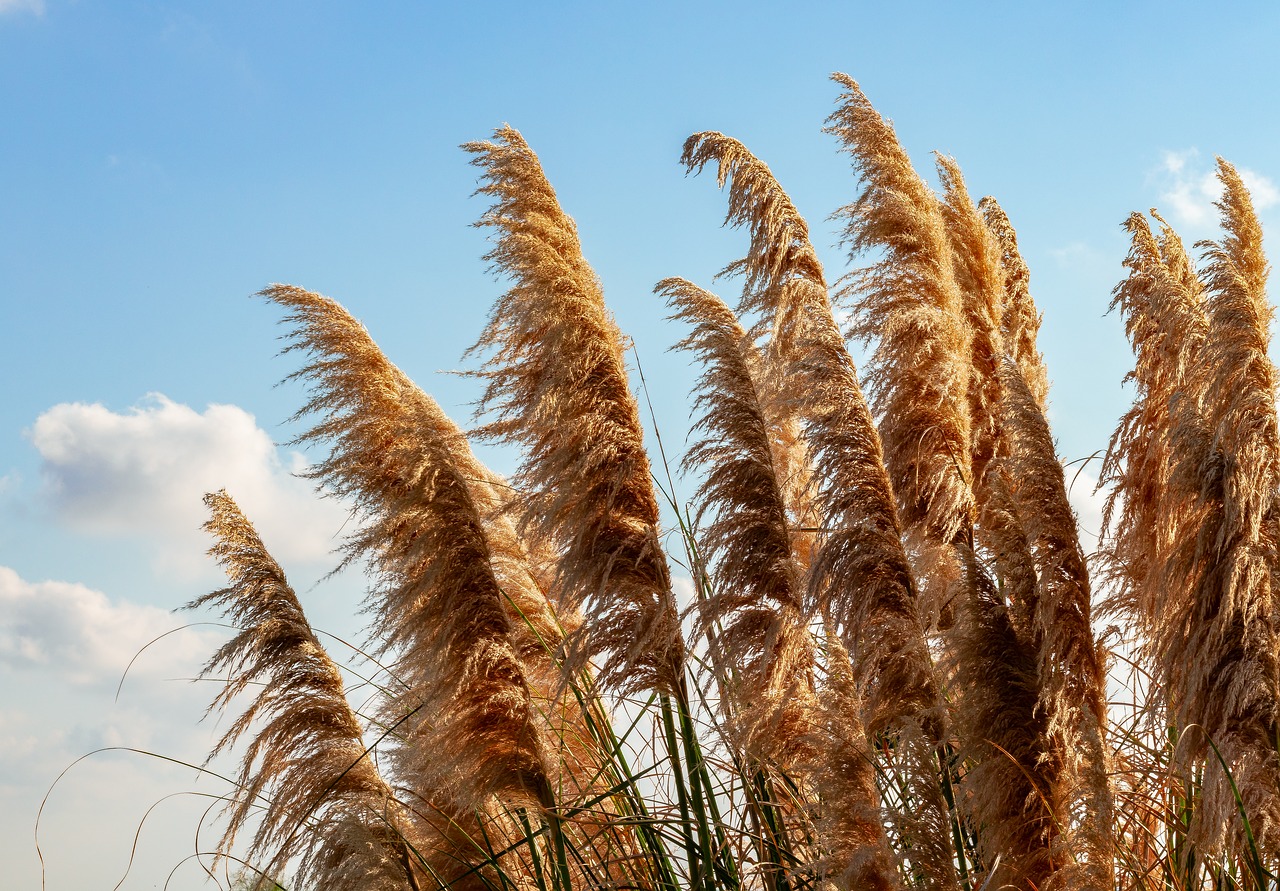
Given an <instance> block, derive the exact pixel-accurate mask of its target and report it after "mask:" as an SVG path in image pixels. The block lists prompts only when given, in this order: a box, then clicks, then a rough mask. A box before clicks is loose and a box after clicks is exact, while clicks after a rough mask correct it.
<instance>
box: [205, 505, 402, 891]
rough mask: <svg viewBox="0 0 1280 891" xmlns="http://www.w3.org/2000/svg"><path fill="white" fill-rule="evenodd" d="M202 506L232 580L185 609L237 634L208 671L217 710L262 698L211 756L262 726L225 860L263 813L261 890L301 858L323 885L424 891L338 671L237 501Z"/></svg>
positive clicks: (246, 763)
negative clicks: (219, 616) (199, 611)
mask: <svg viewBox="0 0 1280 891" xmlns="http://www.w3.org/2000/svg"><path fill="white" fill-rule="evenodd" d="M204 503H205V504H206V505H207V506H208V508H209V511H210V514H211V516H210V518H209V520H208V522H206V523H205V525H204V528H205V530H206V531H207V532H209V533H210V534H211V535H212V536H213V537H214V539H215V543H214V545H213V547H212V548H210V549H209V554H210V556H212V557H213V558H214V559H215V560H217V561H218V563H219V564H220V565H221V566H222V567H223V569H225V570H226V573H227V579H228V581H229V582H230V584H229V586H228V587H226V588H223V589H221V590H218V591H214V592H212V593H210V594H206V595H204V596H203V597H200V598H199V599H197V600H195V601H193V602H191V603H190V604H188V605H187V607H188V608H189V609H193V608H197V607H203V606H208V605H214V606H218V607H221V609H222V611H223V615H224V616H226V618H227V619H228V621H230V622H232V623H233V624H235V625H236V626H237V627H239V628H240V629H241V630H240V631H239V632H238V633H237V634H236V636H235V637H233V638H232V639H231V640H230V641H228V642H227V643H225V644H223V645H222V647H220V648H219V649H218V651H217V652H216V653H215V654H214V655H213V658H212V659H210V660H209V663H208V664H207V665H206V666H205V667H204V670H203V671H202V672H201V677H216V676H221V675H223V674H224V673H225V676H226V683H225V686H223V688H222V690H221V691H220V692H219V693H218V695H217V696H216V697H215V698H214V700H213V703H212V705H210V707H209V708H210V711H214V710H216V709H225V708H227V707H228V706H230V705H231V703H232V702H233V701H235V699H236V698H237V697H238V696H239V695H240V694H242V693H244V692H245V691H247V690H250V689H256V691H257V692H256V694H255V695H254V697H253V699H252V701H251V702H250V704H249V705H248V707H247V708H245V710H244V711H243V712H242V713H241V714H240V716H239V717H238V718H237V719H236V721H235V722H234V723H233V724H232V725H231V728H230V729H229V730H227V732H226V733H225V734H224V735H223V736H222V738H221V739H220V740H219V741H218V744H217V746H216V747H215V748H214V750H213V753H212V754H211V755H210V757H211V758H212V757H213V755H216V754H217V753H218V752H220V751H222V750H223V749H225V748H227V747H228V746H230V745H232V744H234V743H235V742H236V741H237V740H238V739H240V737H242V736H243V735H245V734H246V733H248V732H249V731H250V729H251V728H253V727H255V726H257V727H258V728H259V729H258V730H257V732H256V734H255V735H254V736H253V738H252V741H251V742H250V743H249V745H248V747H247V748H246V751H245V755H244V758H243V760H242V761H241V764H240V774H239V777H238V779H237V784H238V786H239V792H238V793H237V795H236V796H235V798H234V799H233V801H232V803H231V804H230V805H229V820H228V825H227V829H226V832H225V834H224V835H223V838H222V841H221V843H220V844H219V846H218V849H219V851H220V852H221V853H222V854H224V855H225V854H229V853H230V852H231V850H232V846H233V844H234V842H235V839H236V836H237V834H238V833H239V831H240V829H241V828H242V827H243V826H244V825H245V824H246V822H247V821H249V820H250V819H251V818H253V817H256V816H258V814H259V810H260V809H261V818H260V822H259V823H258V827H257V830H256V832H255V834H254V838H253V842H252V843H251V844H250V846H249V851H248V856H249V858H250V859H252V860H255V861H259V863H260V867H259V868H260V869H261V871H262V873H263V874H264V878H263V879H262V880H261V881H262V882H263V883H265V884H264V887H274V886H273V885H272V884H270V879H271V878H275V879H281V880H283V878H284V870H285V868H286V866H287V865H288V864H289V863H290V861H292V860H294V859H295V858H297V860H298V863H299V879H300V880H301V881H303V882H307V881H314V882H315V883H316V886H317V887H324V888H334V889H350V891H355V889H365V888H369V889H377V891H392V889H403V888H409V887H413V888H417V887H418V884H417V875H416V873H415V870H414V867H413V866H412V865H411V864H412V863H413V862H414V859H415V858H416V854H414V853H412V847H411V844H410V842H409V840H408V839H407V838H406V837H405V835H404V832H405V830H406V827H407V821H406V819H405V817H406V813H405V811H404V809H403V808H402V807H401V806H400V804H399V802H397V801H396V800H395V797H394V795H393V794H392V791H391V788H390V787H389V786H388V785H387V783H386V781H385V780H383V778H382V777H381V776H380V775H379V774H378V770H377V768H376V767H375V766H374V763H373V760H372V759H371V758H370V756H369V754H368V752H367V751H366V749H365V745H364V742H363V741H362V736H361V726H360V722H359V721H358V720H356V716H355V714H354V713H353V712H352V710H351V706H350V705H349V704H348V703H347V698H346V696H345V694H344V692H343V685H342V675H341V673H340V672H339V670H338V666H337V665H335V664H334V662H333V660H331V659H330V658H329V655H328V654H327V653H326V652H325V650H324V647H322V646H321V645H320V641H319V640H317V639H316V636H315V633H314V632H313V631H312V630H311V626H310V624H309V623H308V622H307V619H306V616H304V615H303V612H302V606H301V604H299V603H298V598H297V595H296V594H294V592H293V589H292V588H290V587H289V583H288V582H287V581H286V579H285V576H284V572H283V571H282V570H281V569H280V566H279V564H277V563H276V561H275V560H274V559H272V557H271V555H270V554H269V553H267V550H266V548H265V547H264V546H263V544H262V540H261V539H260V538H259V537H258V533H257V531H256V530H255V529H254V528H253V525H252V524H251V523H250V522H249V521H248V520H247V519H246V518H245V516H244V514H243V513H241V511H240V508H239V507H238V506H237V505H236V503H235V502H234V501H233V500H232V499H231V497H230V496H229V495H227V493H226V492H216V493H210V494H208V495H206V496H205V498H204ZM335 850H341V851H344V852H345V856H344V857H343V858H342V862H341V863H336V862H333V858H332V852H333V851H335Z"/></svg>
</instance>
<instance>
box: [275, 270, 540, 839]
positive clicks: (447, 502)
mask: <svg viewBox="0 0 1280 891" xmlns="http://www.w3.org/2000/svg"><path fill="white" fill-rule="evenodd" d="M263 296H264V297H266V298H267V299H268V300H271V301H272V302H274V303H276V304H278V305H280V306H282V307H284V308H285V309H286V310H287V315H286V316H285V319H284V321H285V322H286V323H287V324H289V325H291V326H292V327H291V330H290V332H289V334H288V335H287V339H288V341H289V346H288V347H286V351H289V350H299V351H302V352H304V353H305V354H306V356H307V360H308V361H307V364H306V365H305V366H304V367H303V368H301V369H300V370H299V371H297V372H294V374H293V375H292V377H293V378H298V379H302V380H304V381H306V382H307V383H308V384H309V385H310V388H311V396H310V399H309V400H308V402H307V403H306V405H305V406H304V407H303V409H302V410H301V411H300V412H299V413H298V417H300V418H301V417H313V418H315V419H316V421H315V425H314V426H313V427H312V428H311V429H310V430H308V431H307V432H306V433H304V434H303V435H302V436H301V437H299V441H300V442H304V443H317V444H321V445H325V446H327V447H328V448H329V453H328V455H327V457H326V458H325V459H324V460H323V461H322V462H320V463H319V464H318V465H316V466H315V467H314V468H313V469H312V470H311V471H309V475H310V476H311V477H312V478H314V479H316V480H318V481H319V482H320V483H321V484H322V485H323V486H324V487H325V489H326V490H327V491H328V492H330V493H333V494H334V495H336V496H338V497H341V498H344V499H346V500H347V501H348V503H349V504H351V505H352V508H353V511H354V512H355V515H356V517H357V519H358V521H359V523H360V526H359V528H358V529H357V530H356V531H355V532H353V533H351V534H350V535H349V536H348V538H347V540H346V542H345V544H344V550H345V553H346V555H347V560H348V561H354V560H357V559H364V560H366V561H367V562H368V565H369V567H370V571H371V572H372V574H373V576H374V579H375V587H374V589H373V590H372V592H371V593H370V595H369V600H368V608H369V611H370V613H371V614H372V615H373V622H374V627H376V628H377V630H378V636H379V642H380V648H381V650H382V651H384V652H386V653H389V654H391V655H392V656H393V672H394V674H395V679H396V681H395V683H393V684H391V685H389V690H390V691H391V693H390V694H389V695H388V697H387V699H386V702H385V703H384V705H383V708H382V712H383V714H382V720H383V722H384V723H385V724H386V725H387V726H397V727H398V735H399V738H400V740H401V742H400V744H398V745H397V746H395V748H394V749H393V755H394V758H393V763H394V765H395V770H396V773H397V775H398V776H399V777H400V778H401V781H402V783H403V784H404V785H405V786H407V788H408V790H409V792H410V793H411V794H412V795H413V796H415V800H414V801H412V802H408V803H409V804H411V805H412V806H413V807H414V810H415V812H416V813H417V814H419V815H420V817H421V818H422V819H423V820H424V821H425V822H426V823H428V824H431V825H437V823H438V824H439V825H446V826H449V825H452V824H453V823H457V822H460V821H464V820H465V819H466V818H467V815H469V814H474V813H476V812H484V811H487V810H488V809H489V808H490V807H491V802H493V801H494V800H495V799H496V800H497V801H500V802H504V803H508V804H511V805H515V806H520V805H522V804H524V805H530V806H535V807H537V806H547V805H549V804H551V802H550V787H549V783H548V778H547V774H548V771H547V768H546V765H545V761H544V748H543V741H542V740H541V739H540V735H539V733H538V723H537V721H536V719H535V707H534V704H533V702H532V700H531V696H530V691H529V686H528V683H527V679H526V677H525V672H524V668H523V666H522V664H521V660H520V656H519V654H518V653H517V651H516V647H515V646H514V643H513V634H512V630H513V628H512V621H511V618H510V616H509V613H508V610H509V609H510V608H511V606H512V604H514V603H521V604H523V606H522V609H523V610H524V611H525V612H527V613H532V614H533V615H534V621H541V619H540V618H539V617H538V615H537V614H538V613H539V612H540V611H541V610H542V609H545V606H539V605H538V604H539V601H540V599H541V595H540V593H539V591H538V590H537V587H536V585H535V583H534V582H533V579H532V578H531V576H530V575H529V574H528V573H527V571H522V570H521V569H520V566H519V563H518V562H517V561H513V560H509V559H508V560H503V561H499V562H497V563H495V560H494V551H493V548H492V546H491V542H490V539H489V537H488V535H487V534H486V516H485V512H486V510H488V509H489V508H491V507H492V505H493V502H494V501H495V499H496V497H497V496H496V495H495V494H494V493H493V492H492V490H491V488H490V480H491V479H492V477H491V476H490V474H489V472H488V471H487V470H486V469H485V468H484V467H483V466H481V465H480V464H479V462H477V461H476V460H475V459H474V457H473V456H472V455H471V452H470V449H469V448H468V446H467V443H466V440H465V438H464V437H463V435H462V433H461V431H459V430H458V428H457V427H456V426H455V425H454V424H453V422H452V421H450V420H449V419H448V417H446V416H445V414H444V412H442V411H441V410H440V407H439V406H438V405H437V404H436V403H435V402H434V401H433V400H432V399H431V398H430V397H429V396H427V395H426V394H425V393H423V392H422V391H421V390H420V389H418V388H417V387H416V386H415V385H414V384H413V382H412V381H410V380H409V379H408V377H407V376H405V375H404V373H403V372H401V371H400V370H399V369H398V368H396V367H395V366H394V365H392V364H391V363H390V362H389V361H388V360H387V358H386V357H385V356H384V355H383V354H382V353H381V351H380V350H379V349H378V348H377V345H376V344H374V342H373V340H372V339H371V338H370V337H369V334H368V332H367V331H366V330H365V329H364V326H362V325H361V324H360V323H359V322H357V321H356V320H355V319H354V318H352V317H351V315H350V314H348V313H347V311H346V310H344V309H343V308H342V307H341V306H339V305H338V304H337V303H335V302H334V301H332V300H329V299H328V298H326V297H322V296H320V295H318V294H313V293H311V292H308V291H304V290H302V289H300V288H294V287H290V286H285V285H278V286H275V287H272V288H269V289H267V290H266V291H264V292H263ZM477 493H479V494H477ZM495 567H497V568H495ZM499 571H501V576H500V575H499V574H498V573H499ZM442 834H445V835H448V833H442Z"/></svg>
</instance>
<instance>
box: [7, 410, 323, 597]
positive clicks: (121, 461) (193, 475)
mask: <svg viewBox="0 0 1280 891" xmlns="http://www.w3.org/2000/svg"><path fill="white" fill-rule="evenodd" d="M29 435H30V438H31V442H32V444H33V445H34V446H35V447H36V449H37V451H38V452H39V453H40V457H41V459H42V465H41V475H42V477H43V487H42V490H41V498H42V500H43V503H44V505H45V506H46V507H47V508H48V509H49V510H50V511H51V512H52V513H53V514H54V516H55V517H56V518H57V519H58V520H60V521H61V522H63V523H64V524H66V525H67V526H69V527H70V528H72V529H75V530H76V531H79V532H81V533H85V534H89V535H95V536H107V537H129V536H136V537H139V538H142V539H145V540H148V541H152V542H154V544H155V546H156V554H157V559H158V561H159V562H160V564H161V565H163V566H164V567H165V568H167V569H175V568H176V569H184V568H185V569H189V570H191V571H192V572H193V573H194V572H198V571H199V570H200V568H201V567H203V566H204V565H205V561H204V559H203V554H204V550H205V548H206V547H207V546H208V544H209V542H208V541H207V540H206V539H205V536H204V535H203V533H202V532H201V531H200V526H201V524H202V523H203V522H204V520H205V509H204V505H203V503H202V501H201V497H202V496H203V494H204V493H205V492H209V491H214V490H217V489H221V488H226V489H227V491H228V492H230V493H231V495H232V497H234V498H235V499H236V500H237V501H238V502H239V503H240V504H241V506H242V507H243V508H244V509H245V512H246V514H248V516H249V518H250V519H251V520H252V521H253V522H254V524H255V525H256V526H258V528H259V531H260V532H261V533H262V536H263V539H264V540H265V541H266V543H267V546H268V547H270V548H271V549H272V553H274V554H275V555H276V557H277V558H278V559H280V560H281V561H282V562H284V563H286V564H287V563H289V562H291V561H307V562H318V561H324V560H328V559H330V558H329V553H330V551H331V550H332V548H333V545H334V544H335V538H334V536H335V533H336V532H337V531H338V530H339V529H340V528H341V526H342V523H343V521H344V519H345V512H344V511H343V509H342V508H341V506H339V505H337V504H336V503H334V502H331V501H322V500H319V499H317V497H316V496H315V494H314V492H313V491H312V486H311V484H310V483H309V482H307V481H305V480H301V479H298V478H297V477H296V475H295V474H296V473H297V472H298V471H299V470H302V469H304V468H305V467H306V462H305V460H304V459H303V457H302V456H301V455H300V454H297V453H289V454H283V453H281V451H280V450H278V449H277V448H276V446H275V445H274V443H272V441H271V437H270V436H269V435H268V434H267V433H266V432H265V431H264V430H262V429H261V428H259V427H258V425H257V423H256V422H255V421H254V418H253V415H251V414H249V413H248V412H246V411H245V410H244V409H242V408H239V407H237V406H234V405H210V406H208V407H207V408H206V409H205V410H204V411H203V412H197V411H196V410H195V409H193V408H191V407H189V406H186V405H182V404H179V403H176V402H173V401H171V400H169V399H167V398H165V397H164V396H162V395H159V394H152V395H151V396H149V397H148V398H147V399H146V400H145V401H144V402H143V403H141V404H140V405H138V406H135V407H134V408H132V409H130V410H129V411H126V412H123V413H117V412H114V411H111V410H110V409H108V408H106V407H105V406H102V405H97V404H94V405H86V404H83V403H63V404H60V405H55V406H54V407H52V408H50V409H49V410H48V411H46V412H44V413H43V414H42V415H40V417H39V418H38V419H37V420H36V422H35V424H34V425H33V427H32V428H31V431H30V433H29Z"/></svg>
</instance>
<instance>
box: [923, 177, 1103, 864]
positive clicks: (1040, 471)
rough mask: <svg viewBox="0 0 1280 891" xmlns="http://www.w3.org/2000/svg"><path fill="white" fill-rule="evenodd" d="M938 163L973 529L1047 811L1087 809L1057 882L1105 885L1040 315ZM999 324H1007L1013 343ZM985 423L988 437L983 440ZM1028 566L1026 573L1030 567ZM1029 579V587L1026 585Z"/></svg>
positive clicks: (1084, 621) (1087, 621) (1077, 581)
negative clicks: (1005, 620) (987, 545)
mask: <svg viewBox="0 0 1280 891" xmlns="http://www.w3.org/2000/svg"><path fill="white" fill-rule="evenodd" d="M939 167H940V169H941V173H942V182H943V185H944V188H945V199H944V204H943V208H944V216H945V217H946V219H947V223H948V233H949V234H950V237H951V241H952V245H953V249H954V251H955V256H956V263H955V268H956V270H957V274H958V281H959V283H960V287H961V292H962V293H963V294H964V296H965V306H966V317H967V320H968V322H969V325H970V326H971V327H972V329H973V339H972V343H973V345H974V346H973V349H972V357H973V359H972V368H973V378H972V379H971V385H970V390H969V392H970V400H969V406H970V411H971V412H972V414H973V416H974V418H975V419H981V422H979V421H977V420H975V422H974V424H973V430H974V432H975V438H974V452H973V462H974V476H975V494H976V496H977V499H978V504H979V509H980V519H981V521H982V522H980V524H979V528H978V535H979V539H980V540H986V539H987V538H988V537H989V531H990V530H988V529H987V528H985V526H986V524H987V523H988V522H991V525H992V526H993V527H994V532H995V535H994V536H991V537H994V538H995V539H996V542H995V543H996V544H997V547H996V548H995V549H994V557H995V567H996V572H997V577H999V578H1001V579H1002V581H1009V582H1012V584H1006V590H1007V591H1008V592H1009V594H1010V595H1011V598H1012V610H1011V613H1012V616H1011V618H1012V619H1013V620H1014V624H1015V626H1016V627H1017V630H1018V631H1019V632H1020V635H1019V636H1020V638H1021V639H1022V642H1023V644H1024V645H1025V646H1027V648H1028V652H1029V653H1031V654H1034V658H1035V661H1036V665H1037V686H1038V688H1039V703H1038V708H1039V710H1040V711H1042V712H1043V713H1044V714H1045V715H1047V716H1048V722H1047V727H1046V733H1047V739H1046V742H1047V744H1048V746H1049V748H1050V749H1051V750H1052V759H1053V760H1054V761H1056V762H1059V763H1061V765H1062V773H1061V778H1060V782H1059V783H1058V784H1055V785H1054V787H1053V788H1050V789H1049V790H1048V791H1049V792H1051V793H1052V794H1054V795H1059V796H1060V797H1061V799H1062V801H1061V803H1060V804H1056V805H1055V806H1054V807H1055V810H1057V811H1059V812H1062V813H1067V812H1078V811H1079V810H1080V809H1081V808H1083V811H1084V812H1085V813H1088V814H1089V817H1088V819H1087V820H1085V821H1081V822H1079V824H1078V825H1077V824H1070V825H1067V824H1064V826H1063V829H1064V832H1063V835H1062V839H1061V843H1062V845H1063V847H1064V850H1065V856H1063V857H1062V858H1060V859H1061V860H1062V861H1063V862H1066V863H1072V864H1075V866H1071V867H1068V868H1069V869H1074V870H1075V871H1076V872H1077V873H1078V875H1077V876H1076V877H1074V878H1069V877H1067V876H1065V875H1056V876H1055V877H1054V881H1055V882H1056V883H1059V884H1061V883H1063V882H1066V883H1068V884H1069V885H1070V886H1071V887H1077V888H1078V887H1092V888H1096V889H1106V888H1110V886H1111V885H1112V883H1113V881H1112V876H1111V865H1110V864H1111V861H1112V851H1111V848H1112V845H1113V842H1112V837H1111V826H1112V824H1113V820H1114V813H1113V809H1112V799H1111V790H1110V786H1109V783H1108V779H1107V777H1108V757H1107V755H1108V753H1107V749H1106V745H1105V740H1104V736H1103V734H1104V728H1105V725H1106V669H1105V663H1104V660H1103V657H1102V654H1101V652H1100V651H1099V648H1098V646H1097V643H1096V642H1095V640H1094V636H1093V628H1092V625H1091V615H1092V589H1091V586H1090V582H1089V573H1088V568H1087V565H1086V562H1085V557H1084V552H1083V550H1082V548H1081V547H1080V540H1079V531H1078V529H1077V527H1076V521H1075V513H1074V511H1073V510H1072V508H1071V504H1070V501H1069V499H1068V497H1067V488H1066V481H1065V479H1064V476H1063V471H1062V465H1061V463H1060V462H1059V460H1058V456H1057V454H1056V451H1055V449H1054V444H1053V436H1052V433H1051V432H1050V430H1049V422H1048V420H1047V418H1046V417H1045V415H1044V408H1043V406H1044V401H1045V400H1044V395H1043V394H1041V395H1040V396H1039V398H1038V397H1037V394H1036V391H1035V390H1033V389H1032V385H1031V383H1030V382H1029V381H1028V377H1027V375H1028V374H1030V376H1031V380H1032V381H1034V382H1035V384H1036V386H1037V388H1038V387H1039V386H1040V385H1041V384H1042V383H1043V381H1044V380H1045V378H1046V376H1045V374H1044V368H1043V364H1042V363H1041V361H1040V357H1039V352H1038V350H1037V348H1036V341H1035V334H1036V329H1037V328H1038V314H1037V312H1036V309H1035V304H1034V302H1033V301H1032V299H1031V294H1030V289H1029V278H1028V276H1027V273H1026V268H1025V265H1022V264H1021V258H1020V257H1019V256H1018V255H1017V247H1016V245H1017V242H1016V238H1015V236H1014V233H1013V227H1012V226H1011V225H1010V224H1009V221H1008V218H1007V217H1006V216H1005V215H1004V213H1003V211H1002V210H1001V209H1000V208H999V206H998V205H996V204H995V202H994V201H991V200H989V199H988V200H987V213H988V215H989V216H990V217H991V218H993V219H995V221H996V228H995V230H994V231H993V230H992V229H990V228H988V224H987V223H986V222H985V221H984V220H983V218H982V215H981V214H980V213H979V209H978V208H977V207H975V206H974V205H973V202H972V200H971V199H970V198H969V196H968V193H967V191H966V190H965V188H964V181H963V178H962V176H961V173H960V170H959V167H958V166H957V165H956V164H955V162H954V161H952V160H950V159H947V158H943V159H940V161H939ZM997 232H998V233H1000V234H999V235H997V234H996V233H997ZM1001 239H1003V244H1002V240H1001ZM1009 264H1012V265H1011V266H1010V265H1009ZM1006 312H1007V314H1008V315H1009V316H1010V320H1009V322H1008V323H1006V322H1005V321H1004V316H1005V315H1006ZM1006 331H1008V332H1010V333H1011V334H1012V335H1013V337H1012V338H1011V340H1010V341H1009V342H1008V343H1006V341H1005V338H1004V336H1003V335H1004V332H1006ZM1001 354H1004V355H1005V356H1007V357H1008V358H1003V357H1002V355H1001ZM1019 360H1021V361H1019ZM988 431H989V435H990V436H991V441H990V442H989V443H984V441H983V437H984V436H985V435H987V434H988ZM1010 521H1011V522H1010ZM1028 563H1030V567H1031V568H1033V570H1034V574H1029V573H1028V572H1027V569H1028ZM1006 572H1007V573H1008V575H1007V576H1006V575H1005V573H1006ZM1029 581H1033V582H1034V584H1035V589H1034V591H1032V592H1028V591H1026V590H1024V586H1025V585H1026V584H1027V582H1029Z"/></svg>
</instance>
